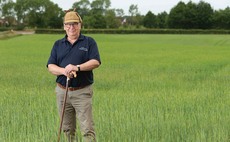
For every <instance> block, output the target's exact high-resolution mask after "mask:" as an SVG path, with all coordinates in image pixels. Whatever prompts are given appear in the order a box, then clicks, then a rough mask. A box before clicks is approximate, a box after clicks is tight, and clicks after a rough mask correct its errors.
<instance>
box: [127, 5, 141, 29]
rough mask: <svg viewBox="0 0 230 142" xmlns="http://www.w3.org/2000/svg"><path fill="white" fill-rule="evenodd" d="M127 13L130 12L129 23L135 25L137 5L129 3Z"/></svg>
mask: <svg viewBox="0 0 230 142" xmlns="http://www.w3.org/2000/svg"><path fill="white" fill-rule="evenodd" d="M129 14H130V24H131V25H136V24H137V22H138V21H137V15H138V14H139V12H138V6H137V5H134V4H131V5H130V7H129Z"/></svg>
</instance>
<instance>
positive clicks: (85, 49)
mask: <svg viewBox="0 0 230 142" xmlns="http://www.w3.org/2000/svg"><path fill="white" fill-rule="evenodd" d="M79 50H82V51H88V49H87V48H85V47H80V48H79Z"/></svg>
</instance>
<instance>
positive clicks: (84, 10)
mask: <svg viewBox="0 0 230 142" xmlns="http://www.w3.org/2000/svg"><path fill="white" fill-rule="evenodd" d="M72 8H73V9H75V8H76V11H77V12H78V14H79V15H81V18H82V19H84V16H87V15H89V12H90V2H89V0H80V1H79V2H75V3H74V4H73V6H72Z"/></svg>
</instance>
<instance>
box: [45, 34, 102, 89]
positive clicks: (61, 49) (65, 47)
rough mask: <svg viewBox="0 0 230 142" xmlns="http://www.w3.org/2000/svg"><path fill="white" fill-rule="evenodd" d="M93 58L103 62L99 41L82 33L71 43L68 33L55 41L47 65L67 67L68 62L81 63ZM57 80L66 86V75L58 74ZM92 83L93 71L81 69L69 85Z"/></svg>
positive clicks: (78, 85) (79, 85) (77, 85)
mask: <svg viewBox="0 0 230 142" xmlns="http://www.w3.org/2000/svg"><path fill="white" fill-rule="evenodd" d="M91 59H95V60H98V61H99V62H100V63H101V60H100V55H99V51H98V47H97V43H96V42H95V40H94V39H93V38H91V37H88V36H84V35H82V34H80V36H79V38H78V40H77V41H76V42H75V43H74V44H71V43H70V42H69V41H68V40H67V35H66V36H65V37H64V38H62V39H60V40H57V41H56V42H55V43H54V45H53V48H52V50H51V54H50V57H49V60H48V63H47V66H48V65H49V64H55V65H57V66H59V67H63V68H65V67H66V66H67V65H68V64H73V65H79V64H82V63H85V62H87V61H89V60H91ZM56 82H57V83H60V84H61V85H63V86H65V85H66V76H64V75H59V76H57V79H56ZM92 83H93V71H81V72H79V73H77V77H76V78H72V79H71V82H70V85H69V86H70V87H83V86H86V85H90V84H92Z"/></svg>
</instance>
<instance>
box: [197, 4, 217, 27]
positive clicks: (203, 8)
mask: <svg viewBox="0 0 230 142" xmlns="http://www.w3.org/2000/svg"><path fill="white" fill-rule="evenodd" d="M213 14H214V10H213V9H212V7H211V5H210V4H209V3H206V2H204V1H200V2H199V3H198V5H197V23H198V28H199V29H210V28H211V27H212V22H213V21H212V17H213Z"/></svg>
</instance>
